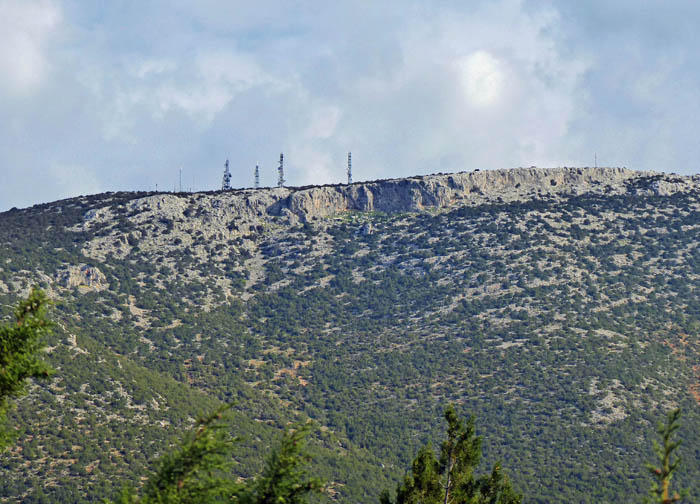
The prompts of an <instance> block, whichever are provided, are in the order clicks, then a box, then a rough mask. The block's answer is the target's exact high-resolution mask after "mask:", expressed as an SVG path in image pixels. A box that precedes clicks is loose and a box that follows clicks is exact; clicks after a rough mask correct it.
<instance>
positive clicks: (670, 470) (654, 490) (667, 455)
mask: <svg viewBox="0 0 700 504" xmlns="http://www.w3.org/2000/svg"><path fill="white" fill-rule="evenodd" d="M680 416H681V410H680V409H675V410H673V411H670V412H669V413H668V416H667V418H666V424H665V425H664V424H663V423H659V426H658V428H657V432H658V434H659V435H660V436H661V439H663V446H662V445H660V444H659V442H658V441H656V440H654V452H655V453H656V456H657V457H658V461H659V464H660V466H659V467H656V466H654V465H653V464H647V469H648V470H649V472H650V473H651V475H652V477H653V478H654V482H653V483H652V486H651V490H650V491H649V494H650V495H651V499H650V500H647V502H654V503H660V504H671V503H673V502H680V500H681V498H682V497H681V494H679V493H678V492H674V493H673V495H671V479H672V478H673V474H674V473H675V472H676V470H677V469H678V466H679V465H680V462H681V460H680V458H678V457H676V458H675V460H674V459H673V452H674V451H676V449H677V448H678V447H679V446H680V444H681V442H680V441H674V440H673V434H674V432H676V431H677V430H678V428H679V425H678V420H679V418H680Z"/></svg>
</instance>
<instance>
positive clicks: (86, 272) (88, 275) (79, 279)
mask: <svg viewBox="0 0 700 504" xmlns="http://www.w3.org/2000/svg"><path fill="white" fill-rule="evenodd" d="M59 280H60V281H61V282H62V283H63V285H64V286H65V287H68V288H72V287H78V288H81V289H87V290H97V291H100V290H104V289H106V288H107V287H108V285H107V279H106V278H105V276H104V274H103V273H102V272H101V271H100V270H99V268H97V267H95V266H88V265H86V264H81V265H79V266H69V267H68V268H66V269H65V270H63V271H62V272H60V273H59Z"/></svg>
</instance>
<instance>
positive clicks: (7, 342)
mask: <svg viewBox="0 0 700 504" xmlns="http://www.w3.org/2000/svg"><path fill="white" fill-rule="evenodd" d="M49 303H50V302H49V299H48V298H47V297H46V294H44V292H43V291H42V290H41V289H38V288H36V287H35V288H34V289H33V290H32V292H31V293H30V294H29V297H28V298H27V299H26V300H23V301H20V302H19V304H18V305H17V308H15V311H14V316H15V323H14V324H7V325H2V326H0V450H3V449H5V448H7V447H8V446H9V445H10V443H11V442H12V440H13V439H14V434H15V432H14V429H12V427H11V426H10V425H9V423H8V420H7V413H8V412H9V410H10V408H11V407H12V406H13V403H12V402H11V400H12V399H14V398H17V397H20V396H22V395H24V394H26V384H27V381H28V380H29V379H30V378H38V379H46V378H48V377H50V376H51V374H53V369H52V368H51V366H49V365H48V364H47V363H46V362H45V361H44V360H43V359H42V358H41V356H40V352H41V350H42V348H43V346H44V342H43V338H44V336H47V335H48V334H49V333H50V331H51V327H52V325H53V324H52V323H51V322H50V321H48V320H47V319H46V307H47V306H48V305H49Z"/></svg>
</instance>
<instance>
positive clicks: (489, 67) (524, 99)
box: [0, 0, 700, 211]
mask: <svg viewBox="0 0 700 504" xmlns="http://www.w3.org/2000/svg"><path fill="white" fill-rule="evenodd" d="M699 25H700V2H694V1H690V0H688V1H676V0H665V1H653V0H648V1H642V2H640V1H639V0H635V1H631V0H629V1H628V0H616V1H615V2H610V1H609V0H587V1H585V2H582V1H579V0H571V1H558V2H552V1H544V0H489V1H464V0H458V1H448V0H444V1H414V0H382V1H371V0H354V1H350V2H346V1H342V0H338V1H333V2H321V1H303V0H288V1H284V2H273V1H265V0H262V1H259V2H250V1H233V0H231V1H223V0H220V1H214V0H197V1H195V0H191V1H185V0H169V1H167V2H166V1H148V0H139V1H130V0H114V1H109V2H92V1H88V0H0V211H4V210H7V209H9V208H11V207H26V206H31V205H34V204H37V203H42V202H47V201H54V200H57V199H61V198H67V197H72V196H78V195H82V194H94V193H99V192H105V191H121V190H174V189H176V188H178V189H179V188H180V180H182V182H181V187H182V189H183V190H191V189H194V190H212V189H218V188H220V187H221V181H222V174H223V168H224V162H225V161H226V159H229V160H230V167H231V172H232V185H233V186H234V187H251V186H252V185H253V180H254V179H253V172H254V168H255V164H256V163H258V164H259V166H260V177H261V184H262V185H263V186H271V185H275V184H276V181H277V164H278V160H279V155H280V153H281V152H283V153H284V156H285V178H286V179H287V185H290V186H300V185H308V184H323V183H337V182H343V181H345V180H346V174H345V169H346V163H347V154H348V152H350V151H351V152H352V157H353V178H354V179H355V181H362V180H374V179H379V178H390V177H404V176H412V175H422V174H428V173H438V172H456V171H471V170H474V169H477V168H478V169H482V170H483V169H496V168H513V167H518V166H532V165H535V166H544V167H554V166H593V164H594V163H595V161H594V160H595V156H597V162H598V165H603V166H626V167H628V168H631V169H635V170H653V171H666V172H676V173H682V174H692V173H696V172H697V171H698V167H697V166H698V165H697V160H698V159H700V142H699V141H698V139H697V136H696V135H697V132H699V131H700V110H699V109H700V85H699V84H700V51H698V47H700V40H699V39H700V30H698V29H697V27H698V26H699ZM180 173H182V175H181V176H180Z"/></svg>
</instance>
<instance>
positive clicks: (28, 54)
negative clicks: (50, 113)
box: [0, 0, 62, 95]
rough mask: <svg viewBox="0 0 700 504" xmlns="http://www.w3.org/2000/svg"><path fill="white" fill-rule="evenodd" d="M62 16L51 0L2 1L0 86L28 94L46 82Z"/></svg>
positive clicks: (5, 89)
mask: <svg viewBox="0 0 700 504" xmlns="http://www.w3.org/2000/svg"><path fill="white" fill-rule="evenodd" d="M61 19H62V16H61V10H60V9H59V7H58V6H57V5H56V4H54V3H53V2H51V1H49V0H39V1H31V0H22V1H18V0H3V1H2V2H0V34H1V35H0V38H1V43H0V89H2V90H4V91H6V92H8V93H11V94H13V95H27V94H30V93H31V92H33V91H34V90H35V89H36V88H37V86H39V85H40V84H41V83H42V81H43V80H44V78H45V76H46V75H47V73H48V70H49V66H50V63H49V58H48V56H47V54H46V51H47V50H48V43H49V40H50V38H51V36H52V35H53V34H54V33H55V31H56V29H57V27H58V26H59V24H60V23H61Z"/></svg>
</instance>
